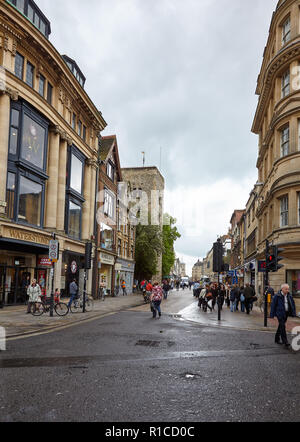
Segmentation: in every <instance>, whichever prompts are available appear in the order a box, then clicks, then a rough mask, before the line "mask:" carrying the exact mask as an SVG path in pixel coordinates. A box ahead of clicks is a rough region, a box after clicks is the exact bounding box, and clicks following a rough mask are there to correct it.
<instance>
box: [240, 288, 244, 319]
mask: <svg viewBox="0 0 300 442" xmlns="http://www.w3.org/2000/svg"><path fill="white" fill-rule="evenodd" d="M240 302H241V312H242V313H244V312H245V295H244V287H241V289H240Z"/></svg>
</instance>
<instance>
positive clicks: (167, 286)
mask: <svg viewBox="0 0 300 442" xmlns="http://www.w3.org/2000/svg"><path fill="white" fill-rule="evenodd" d="M162 289H163V293H164V299H168V294H169V291H170V290H171V286H170V284H169V281H164V283H163V287H162Z"/></svg>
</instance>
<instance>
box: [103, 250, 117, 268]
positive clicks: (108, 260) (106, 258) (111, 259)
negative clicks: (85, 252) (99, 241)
mask: <svg viewBox="0 0 300 442" xmlns="http://www.w3.org/2000/svg"><path fill="white" fill-rule="evenodd" d="M100 261H101V263H102V264H108V265H111V266H113V265H114V263H115V259H114V257H113V256H111V255H109V254H108V253H103V252H102V253H100Z"/></svg>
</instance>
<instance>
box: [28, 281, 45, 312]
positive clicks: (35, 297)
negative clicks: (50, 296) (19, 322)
mask: <svg viewBox="0 0 300 442" xmlns="http://www.w3.org/2000/svg"><path fill="white" fill-rule="evenodd" d="M27 295H28V296H29V299H28V306H27V313H31V306H32V305H34V304H36V303H37V302H42V301H41V296H42V290H41V287H40V286H39V285H38V284H37V282H36V279H33V280H32V283H31V285H30V286H29V287H28V289H27Z"/></svg>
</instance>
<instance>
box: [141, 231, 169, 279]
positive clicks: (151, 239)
mask: <svg viewBox="0 0 300 442" xmlns="http://www.w3.org/2000/svg"><path fill="white" fill-rule="evenodd" d="M162 251H163V244H162V232H161V229H160V227H159V226H151V225H148V226H143V225H141V224H138V225H137V227H136V240H135V261H136V264H135V275H136V278H137V279H138V280H139V281H141V280H142V279H144V278H145V279H148V280H149V279H151V278H152V276H153V275H155V274H156V273H157V256H158V255H159V254H161V253H162Z"/></svg>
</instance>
